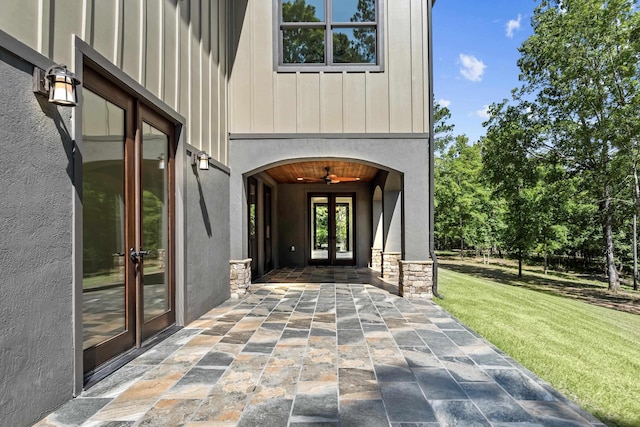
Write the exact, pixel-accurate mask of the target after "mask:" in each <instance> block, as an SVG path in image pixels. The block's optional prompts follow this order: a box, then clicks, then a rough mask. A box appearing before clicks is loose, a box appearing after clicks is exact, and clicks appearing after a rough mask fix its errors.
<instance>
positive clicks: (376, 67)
mask: <svg viewBox="0 0 640 427" xmlns="http://www.w3.org/2000/svg"><path fill="white" fill-rule="evenodd" d="M333 1H340V0H324V21H321V22H289V21H284V20H283V16H282V3H283V1H282V0H276V3H277V8H276V11H277V15H276V21H277V24H278V25H277V49H276V52H277V53H276V56H275V58H274V59H276V61H277V62H276V64H277V65H276V71H291V72H295V71H311V72H315V71H325V72H332V71H335V72H341V71H374V72H375V71H383V67H382V63H383V59H382V58H383V55H382V49H383V42H382V40H383V38H382V7H383V5H382V0H375V3H374V7H375V18H376V19H375V20H374V21H365V22H338V21H336V22H333ZM340 28H363V29H364V28H370V29H372V30H374V31H375V35H376V42H375V62H374V63H357V62H356V63H341V62H334V57H333V56H334V49H333V32H334V29H340ZM295 29H320V30H323V31H324V63H285V62H284V31H285V30H295Z"/></svg>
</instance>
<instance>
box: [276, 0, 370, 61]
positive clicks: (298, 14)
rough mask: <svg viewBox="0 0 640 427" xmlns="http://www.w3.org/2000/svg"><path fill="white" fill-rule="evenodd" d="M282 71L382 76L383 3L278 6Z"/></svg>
mask: <svg viewBox="0 0 640 427" xmlns="http://www.w3.org/2000/svg"><path fill="white" fill-rule="evenodd" d="M277 1H278V30H279V31H278V50H277V51H278V58H277V59H278V71H343V70H347V71H349V70H353V71H365V70H370V71H381V70H382V34H381V33H382V30H381V29H382V25H381V23H382V16H381V13H380V12H381V9H382V7H381V6H380V5H381V3H382V0H277Z"/></svg>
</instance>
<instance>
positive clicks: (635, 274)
mask: <svg viewBox="0 0 640 427" xmlns="http://www.w3.org/2000/svg"><path fill="white" fill-rule="evenodd" d="M636 217H637V215H635V214H634V215H633V290H634V291H637V290H638V228H637V224H636V221H637V220H636Z"/></svg>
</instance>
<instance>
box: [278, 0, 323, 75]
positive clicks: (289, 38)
mask: <svg viewBox="0 0 640 427" xmlns="http://www.w3.org/2000/svg"><path fill="white" fill-rule="evenodd" d="M282 20H283V21H284V22H320V20H319V19H318V17H317V16H316V8H315V6H313V5H310V4H309V5H308V4H306V2H305V0H294V1H293V2H283V3H282ZM282 39H283V40H282V46H283V52H282V56H283V58H282V59H283V61H284V63H285V64H304V63H324V61H325V59H324V30H322V29H318V28H295V29H287V30H285V31H283V34H282Z"/></svg>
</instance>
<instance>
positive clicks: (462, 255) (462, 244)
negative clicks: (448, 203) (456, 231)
mask: <svg viewBox="0 0 640 427" xmlns="http://www.w3.org/2000/svg"><path fill="white" fill-rule="evenodd" d="M460 259H464V236H463V234H462V213H461V214H460Z"/></svg>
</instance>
